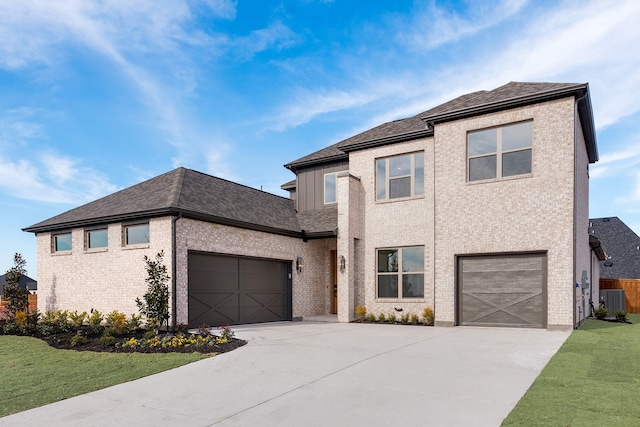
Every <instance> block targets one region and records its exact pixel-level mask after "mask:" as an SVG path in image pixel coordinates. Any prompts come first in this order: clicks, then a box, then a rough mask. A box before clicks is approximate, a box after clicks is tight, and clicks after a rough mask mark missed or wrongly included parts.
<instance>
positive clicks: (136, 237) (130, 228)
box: [123, 223, 149, 246]
mask: <svg viewBox="0 0 640 427" xmlns="http://www.w3.org/2000/svg"><path fill="white" fill-rule="evenodd" d="M123 240H124V244H125V246H129V245H142V244H145V243H149V224H148V223H144V224H131V225H125V226H124V230H123Z"/></svg>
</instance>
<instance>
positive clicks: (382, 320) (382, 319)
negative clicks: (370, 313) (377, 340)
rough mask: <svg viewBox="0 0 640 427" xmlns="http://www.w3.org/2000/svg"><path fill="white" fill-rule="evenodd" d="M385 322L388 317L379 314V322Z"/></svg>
mask: <svg viewBox="0 0 640 427" xmlns="http://www.w3.org/2000/svg"><path fill="white" fill-rule="evenodd" d="M385 320H387V316H385V315H384V313H380V314H378V322H384V321H385Z"/></svg>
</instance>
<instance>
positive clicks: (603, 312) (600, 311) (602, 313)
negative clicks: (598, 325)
mask: <svg viewBox="0 0 640 427" xmlns="http://www.w3.org/2000/svg"><path fill="white" fill-rule="evenodd" d="M593 313H594V314H595V315H596V319H598V320H603V319H604V318H605V317H607V316H608V315H609V310H607V309H606V308H604V307H598V308H596V309H595V310H593Z"/></svg>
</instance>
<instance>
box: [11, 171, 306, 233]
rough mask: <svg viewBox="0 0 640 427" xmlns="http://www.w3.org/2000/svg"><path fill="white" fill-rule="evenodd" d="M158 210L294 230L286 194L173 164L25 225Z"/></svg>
mask: <svg viewBox="0 0 640 427" xmlns="http://www.w3.org/2000/svg"><path fill="white" fill-rule="evenodd" d="M162 215H184V216H187V217H192V218H197V219H202V220H208V221H212V222H218V223H224V224H229V225H234V226H240V227H248V228H258V229H264V230H268V231H274V232H284V233H294V234H297V233H299V232H300V227H299V225H298V220H297V217H296V213H295V210H294V207H293V203H292V202H291V200H289V199H286V198H284V197H280V196H276V195H274V194H270V193H266V192H264V191H261V190H256V189H254V188H250V187H246V186H244V185H241V184H237V183H234V182H231V181H227V180H224V179H221V178H216V177H214V176H211V175H207V174H204V173H201V172H196V171H194V170H191V169H186V168H182V167H181V168H177V169H174V170H172V171H170V172H167V173H165V174H162V175H159V176H157V177H155V178H152V179H150V180H147V181H144V182H141V183H140V184H136V185H134V186H132V187H129V188H125V189H124V190H120V191H118V192H116V193H113V194H110V195H108V196H106V197H103V198H101V199H98V200H95V201H93V202H90V203H87V204H86V205H83V206H80V207H77V208H75V209H71V210H69V211H67V212H64V213H62V214H60V215H57V216H54V217H52V218H49V219H47V220H45V221H42V222H39V223H37V224H34V225H32V226H30V227H27V228H25V229H24V230H25V231H29V232H40V231H50V230H56V229H64V228H73V227H79V226H84V225H90V224H98V223H109V222H116V221H122V220H126V219H133V218H143V217H154V216H162Z"/></svg>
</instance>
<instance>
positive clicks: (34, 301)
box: [0, 294, 38, 313]
mask: <svg viewBox="0 0 640 427" xmlns="http://www.w3.org/2000/svg"><path fill="white" fill-rule="evenodd" d="M7 302H8V301H7V299H6V298H4V297H3V298H2V303H1V304H0V306H1V307H3V308H4V307H6V305H7ZM36 308H38V295H33V294H29V313H31V312H33V310H35V309H36Z"/></svg>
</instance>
